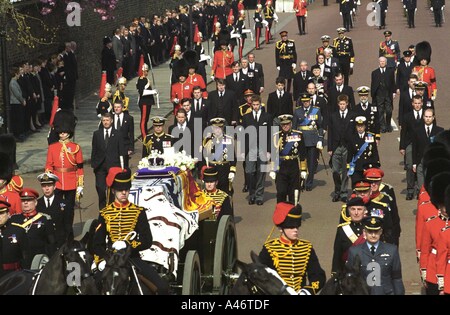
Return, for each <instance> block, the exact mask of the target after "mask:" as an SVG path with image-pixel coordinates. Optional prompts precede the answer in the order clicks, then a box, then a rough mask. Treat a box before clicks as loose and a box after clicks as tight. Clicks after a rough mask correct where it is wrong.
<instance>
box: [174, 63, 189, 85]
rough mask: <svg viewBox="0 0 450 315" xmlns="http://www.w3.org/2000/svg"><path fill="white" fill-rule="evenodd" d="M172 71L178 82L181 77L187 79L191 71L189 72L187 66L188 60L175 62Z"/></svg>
mask: <svg viewBox="0 0 450 315" xmlns="http://www.w3.org/2000/svg"><path fill="white" fill-rule="evenodd" d="M172 71H173V74H174V77H175V78H176V79H177V81H178V78H179V77H180V76H181V75H183V76H185V77H187V76H188V73H189V71H188V64H187V62H186V60H184V59H180V60H178V61H177V62H175V63H174V65H173V67H172Z"/></svg>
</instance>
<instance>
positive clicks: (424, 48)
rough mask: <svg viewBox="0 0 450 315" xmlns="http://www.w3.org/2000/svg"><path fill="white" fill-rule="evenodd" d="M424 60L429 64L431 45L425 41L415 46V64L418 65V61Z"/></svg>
mask: <svg viewBox="0 0 450 315" xmlns="http://www.w3.org/2000/svg"><path fill="white" fill-rule="evenodd" d="M422 59H425V60H427V61H428V63H430V62H431V45H430V43H429V42H427V41H423V42H420V43H418V44H417V45H416V58H415V60H417V62H418V63H419V64H420V61H421V60H422Z"/></svg>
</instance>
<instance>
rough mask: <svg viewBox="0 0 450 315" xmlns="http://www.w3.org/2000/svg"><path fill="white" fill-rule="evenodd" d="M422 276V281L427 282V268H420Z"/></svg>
mask: <svg viewBox="0 0 450 315" xmlns="http://www.w3.org/2000/svg"><path fill="white" fill-rule="evenodd" d="M420 276H421V277H422V281H423V282H425V279H426V278H427V270H426V269H420Z"/></svg>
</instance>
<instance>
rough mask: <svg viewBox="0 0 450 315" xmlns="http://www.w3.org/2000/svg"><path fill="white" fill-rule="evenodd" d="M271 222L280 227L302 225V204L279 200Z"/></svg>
mask: <svg viewBox="0 0 450 315" xmlns="http://www.w3.org/2000/svg"><path fill="white" fill-rule="evenodd" d="M272 220H273V223H275V225H276V226H278V227H281V228H290V227H299V226H300V225H302V206H301V205H299V204H297V205H294V204H292V203H289V202H279V203H277V205H276V207H275V212H274V213H273V217H272Z"/></svg>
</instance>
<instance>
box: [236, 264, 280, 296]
mask: <svg viewBox="0 0 450 315" xmlns="http://www.w3.org/2000/svg"><path fill="white" fill-rule="evenodd" d="M257 272H258V268H256V267H255V268H254V269H252V270H251V271H250V272H249V273H244V274H245V276H244V285H245V286H246V287H247V289H248V290H249V291H250V292H251V293H252V294H253V295H271V293H269V292H267V291H266V290H264V289H263V288H261V286H259V285H258V284H256V283H255V282H254V281H252V280H251V275H252V274H256V273H257ZM288 288H289V286H288V285H287V283H284V284H283V285H282V286H281V288H280V290H279V291H278V292H277V293H276V294H275V295H282V294H283V293H284V292H285V291H287V290H288Z"/></svg>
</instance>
